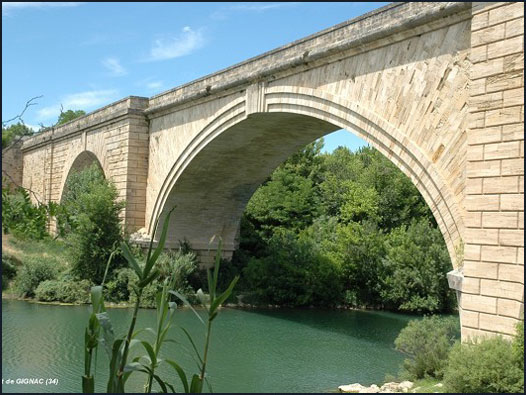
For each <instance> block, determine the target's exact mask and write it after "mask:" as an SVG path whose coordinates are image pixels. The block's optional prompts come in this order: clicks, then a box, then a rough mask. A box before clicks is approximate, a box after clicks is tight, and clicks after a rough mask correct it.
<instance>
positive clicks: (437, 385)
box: [433, 383, 444, 388]
mask: <svg viewBox="0 0 526 395" xmlns="http://www.w3.org/2000/svg"><path fill="white" fill-rule="evenodd" d="M443 386H444V384H442V383H438V384H435V385H434V386H433V387H439V388H440V387H443Z"/></svg>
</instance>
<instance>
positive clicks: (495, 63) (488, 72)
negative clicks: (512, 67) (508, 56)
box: [471, 58, 504, 79]
mask: <svg viewBox="0 0 526 395" xmlns="http://www.w3.org/2000/svg"><path fill="white" fill-rule="evenodd" d="M503 71H504V59H503V58H497V59H492V60H488V61H487V62H480V63H476V64H474V65H473V66H472V68H471V78H472V79H477V78H483V77H489V76H492V75H495V74H501V73H502V72H503Z"/></svg>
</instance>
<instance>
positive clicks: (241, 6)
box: [210, 2, 300, 20]
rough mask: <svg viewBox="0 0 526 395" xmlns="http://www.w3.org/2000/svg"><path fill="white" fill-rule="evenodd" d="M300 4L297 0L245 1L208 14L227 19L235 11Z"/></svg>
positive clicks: (273, 8) (250, 10) (213, 17)
mask: <svg viewBox="0 0 526 395" xmlns="http://www.w3.org/2000/svg"><path fill="white" fill-rule="evenodd" d="M298 4H300V3H299V2H290V3H259V4H257V3H256V4H254V3H245V4H237V5H233V6H230V7H227V8H223V9H220V10H218V11H215V12H214V13H212V15H210V17H211V18H212V19H218V20H222V19H227V18H228V16H229V14H230V13H232V12H236V11H241V12H242V11H247V12H264V11H268V10H276V9H279V8H284V7H291V6H296V5H298Z"/></svg>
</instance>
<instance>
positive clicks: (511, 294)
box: [461, 3, 524, 338]
mask: <svg viewBox="0 0 526 395" xmlns="http://www.w3.org/2000/svg"><path fill="white" fill-rule="evenodd" d="M471 32H472V33H471V46H472V48H471V56H470V58H471V61H472V63H473V66H472V68H471V85H470V100H469V109H470V120H469V131H468V153H467V155H468V156H467V160H468V163H467V182H466V192H467V198H466V208H467V218H466V228H467V229H466V237H465V255H464V259H465V261H464V281H463V287H462V299H461V307H462V310H463V311H462V326H463V328H462V335H463V338H467V337H469V336H473V335H481V334H494V333H497V332H498V333H502V334H508V335H512V334H513V333H514V332H515V328H514V326H515V324H516V322H517V320H518V319H519V318H520V317H521V316H522V317H523V309H524V5H523V4H522V3H473V19H472V24H471Z"/></svg>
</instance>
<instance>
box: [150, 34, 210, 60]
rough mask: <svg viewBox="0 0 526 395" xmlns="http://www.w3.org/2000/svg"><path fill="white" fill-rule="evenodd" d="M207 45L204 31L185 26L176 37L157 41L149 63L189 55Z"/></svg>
mask: <svg viewBox="0 0 526 395" xmlns="http://www.w3.org/2000/svg"><path fill="white" fill-rule="evenodd" d="M204 44H205V38H204V35H203V32H202V30H197V31H195V30H192V28H191V27H190V26H185V27H184V28H183V30H182V32H181V34H179V35H177V36H175V37H169V38H160V39H157V40H155V42H154V45H153V48H152V49H151V51H150V56H149V57H148V59H147V60H148V61H157V60H166V59H173V58H178V57H181V56H185V55H188V54H190V53H192V52H193V51H195V50H197V49H199V48H201V47H202V46H203V45H204Z"/></svg>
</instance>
